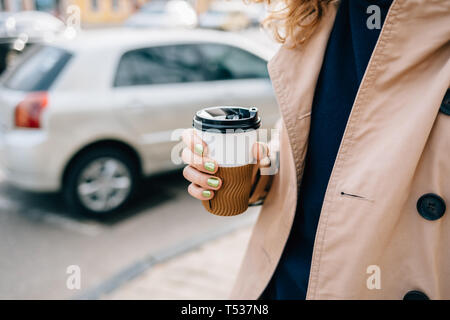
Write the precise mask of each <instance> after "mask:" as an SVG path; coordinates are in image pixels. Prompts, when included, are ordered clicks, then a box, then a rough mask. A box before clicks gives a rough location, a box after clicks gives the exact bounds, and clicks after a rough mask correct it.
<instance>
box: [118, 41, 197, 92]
mask: <svg viewBox="0 0 450 320" xmlns="http://www.w3.org/2000/svg"><path fill="white" fill-rule="evenodd" d="M204 80H206V79H205V77H204V74H203V70H202V61H201V56H200V54H199V52H198V50H197V48H196V46H195V45H192V44H180V45H167V46H159V47H151V48H144V49H137V50H132V51H128V52H126V53H125V54H124V55H123V56H122V58H121V59H120V62H119V65H118V68H117V72H116V77H115V80H114V86H115V87H125V86H138V85H152V84H168V83H183V82H196V81H204Z"/></svg>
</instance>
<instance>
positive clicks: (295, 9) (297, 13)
mask: <svg viewBox="0 0 450 320" xmlns="http://www.w3.org/2000/svg"><path fill="white" fill-rule="evenodd" d="M244 1H245V0H244ZM247 1H249V2H255V3H265V4H266V5H267V6H268V8H269V16H268V17H267V18H266V19H265V20H264V21H263V26H264V27H265V28H267V29H269V30H271V31H272V32H273V36H274V38H275V40H276V41H278V42H280V43H285V42H286V40H287V39H290V40H289V42H290V43H291V45H292V47H295V46H297V45H299V44H302V43H304V42H305V41H306V40H308V39H309V38H310V37H311V35H312V34H313V33H314V31H315V29H316V27H317V26H318V24H319V23H320V21H321V19H322V17H323V16H324V13H325V10H326V8H327V6H328V4H329V3H331V2H333V1H335V0H247Z"/></svg>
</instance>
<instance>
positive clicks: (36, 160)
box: [0, 130, 62, 192]
mask: <svg viewBox="0 0 450 320" xmlns="http://www.w3.org/2000/svg"><path fill="white" fill-rule="evenodd" d="M55 150H56V152H55ZM57 150H58V147H57V146H52V144H51V143H50V141H49V140H48V138H47V135H46V134H45V132H41V131H37V130H14V131H11V132H8V133H6V134H3V135H2V136H0V171H2V173H3V176H4V179H5V180H6V181H7V182H9V183H11V184H13V185H15V186H17V187H19V188H21V189H25V190H30V191H39V192H50V191H57V190H59V189H60V186H61V181H60V180H61V178H60V177H61V170H62V169H61V168H60V167H61V165H59V163H60V162H61V161H60V159H59V158H60V157H61V155H60V154H59V153H58V151H57Z"/></svg>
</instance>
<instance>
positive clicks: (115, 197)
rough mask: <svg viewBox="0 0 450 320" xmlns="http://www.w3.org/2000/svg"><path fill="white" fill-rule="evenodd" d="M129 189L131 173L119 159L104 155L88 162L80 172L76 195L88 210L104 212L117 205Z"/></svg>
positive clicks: (121, 202) (124, 197)
mask: <svg viewBox="0 0 450 320" xmlns="http://www.w3.org/2000/svg"><path fill="white" fill-rule="evenodd" d="M130 191H131V174H130V171H129V170H128V168H127V167H126V166H125V165H124V164H123V163H122V162H120V161H119V160H117V159H114V158H110V157H104V158H99V159H96V160H94V161H92V162H91V163H89V164H88V165H87V166H86V167H85V168H84V169H83V170H82V171H81V173H80V176H79V179H78V185H77V192H78V196H79V198H80V200H81V202H82V203H83V205H85V206H86V207H87V208H88V209H89V210H92V211H95V212H106V211H110V210H114V209H115V208H117V207H119V206H120V205H121V204H123V203H124V201H125V200H126V199H127V197H128V195H129V194H130Z"/></svg>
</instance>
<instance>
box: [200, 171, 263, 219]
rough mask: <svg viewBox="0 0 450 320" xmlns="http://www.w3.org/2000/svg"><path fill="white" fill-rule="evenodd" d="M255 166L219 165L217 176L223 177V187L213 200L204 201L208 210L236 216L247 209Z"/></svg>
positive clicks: (219, 214) (218, 213)
mask: <svg viewBox="0 0 450 320" xmlns="http://www.w3.org/2000/svg"><path fill="white" fill-rule="evenodd" d="M255 166H256V164H248V165H244V166H240V167H219V170H218V171H217V173H216V176H218V177H219V178H221V179H222V187H221V188H220V189H219V190H217V191H215V192H214V197H213V198H212V199H211V200H205V201H202V203H203V206H204V207H205V208H206V210H208V211H209V212H211V213H212V214H215V215H218V216H235V215H238V214H241V213H243V212H244V211H245V210H247V208H248V201H249V197H250V191H251V188H252V174H253V169H254V167H255Z"/></svg>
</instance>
